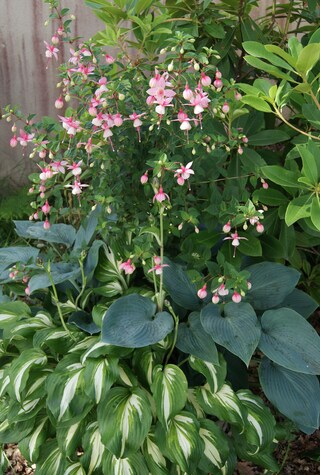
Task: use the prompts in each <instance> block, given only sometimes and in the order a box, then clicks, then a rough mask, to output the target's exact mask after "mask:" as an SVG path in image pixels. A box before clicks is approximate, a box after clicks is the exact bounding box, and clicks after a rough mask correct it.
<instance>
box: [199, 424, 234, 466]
mask: <svg viewBox="0 0 320 475" xmlns="http://www.w3.org/2000/svg"><path fill="white" fill-rule="evenodd" d="M199 435H200V437H201V439H202V440H203V443H204V451H203V455H202V457H201V460H200V464H199V467H200V468H201V470H203V471H205V472H206V473H207V472H214V471H216V470H217V468H218V469H221V468H222V467H223V466H224V464H225V463H226V461H227V458H228V454H229V445H228V439H227V437H226V436H225V434H224V433H223V432H222V430H221V429H220V428H219V427H218V426H217V425H216V424H215V423H214V422H213V421H210V420H209V419H202V420H200V430H199Z"/></svg>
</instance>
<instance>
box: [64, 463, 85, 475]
mask: <svg viewBox="0 0 320 475" xmlns="http://www.w3.org/2000/svg"><path fill="white" fill-rule="evenodd" d="M63 475H86V472H85V471H84V468H83V466H82V465H81V463H79V462H77V463H73V464H72V465H69V467H66V469H65V472H64V474H63Z"/></svg>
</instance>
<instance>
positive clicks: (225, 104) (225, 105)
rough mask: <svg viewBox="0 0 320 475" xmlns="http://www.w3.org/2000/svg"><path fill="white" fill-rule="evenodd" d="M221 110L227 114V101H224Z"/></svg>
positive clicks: (228, 108)
mask: <svg viewBox="0 0 320 475" xmlns="http://www.w3.org/2000/svg"><path fill="white" fill-rule="evenodd" d="M221 110H222V112H223V113H224V114H228V112H229V111H230V107H229V104H228V103H227V102H225V103H224V104H223V106H222V107H221Z"/></svg>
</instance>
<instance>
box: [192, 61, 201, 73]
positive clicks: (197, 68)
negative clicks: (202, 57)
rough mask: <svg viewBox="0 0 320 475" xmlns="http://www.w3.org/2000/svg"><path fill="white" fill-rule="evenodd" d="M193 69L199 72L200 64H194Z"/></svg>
mask: <svg viewBox="0 0 320 475" xmlns="http://www.w3.org/2000/svg"><path fill="white" fill-rule="evenodd" d="M193 68H194V70H195V71H199V69H200V66H199V63H196V62H194V63H193Z"/></svg>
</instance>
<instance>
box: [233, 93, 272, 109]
mask: <svg viewBox="0 0 320 475" xmlns="http://www.w3.org/2000/svg"><path fill="white" fill-rule="evenodd" d="M241 102H243V104H246V105H248V106H251V107H253V108H254V109H256V110H258V111H261V112H272V108H271V107H270V105H269V104H268V102H266V101H264V100H263V99H262V98H261V97H257V96H252V95H247V96H244V97H242V99H241Z"/></svg>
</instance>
